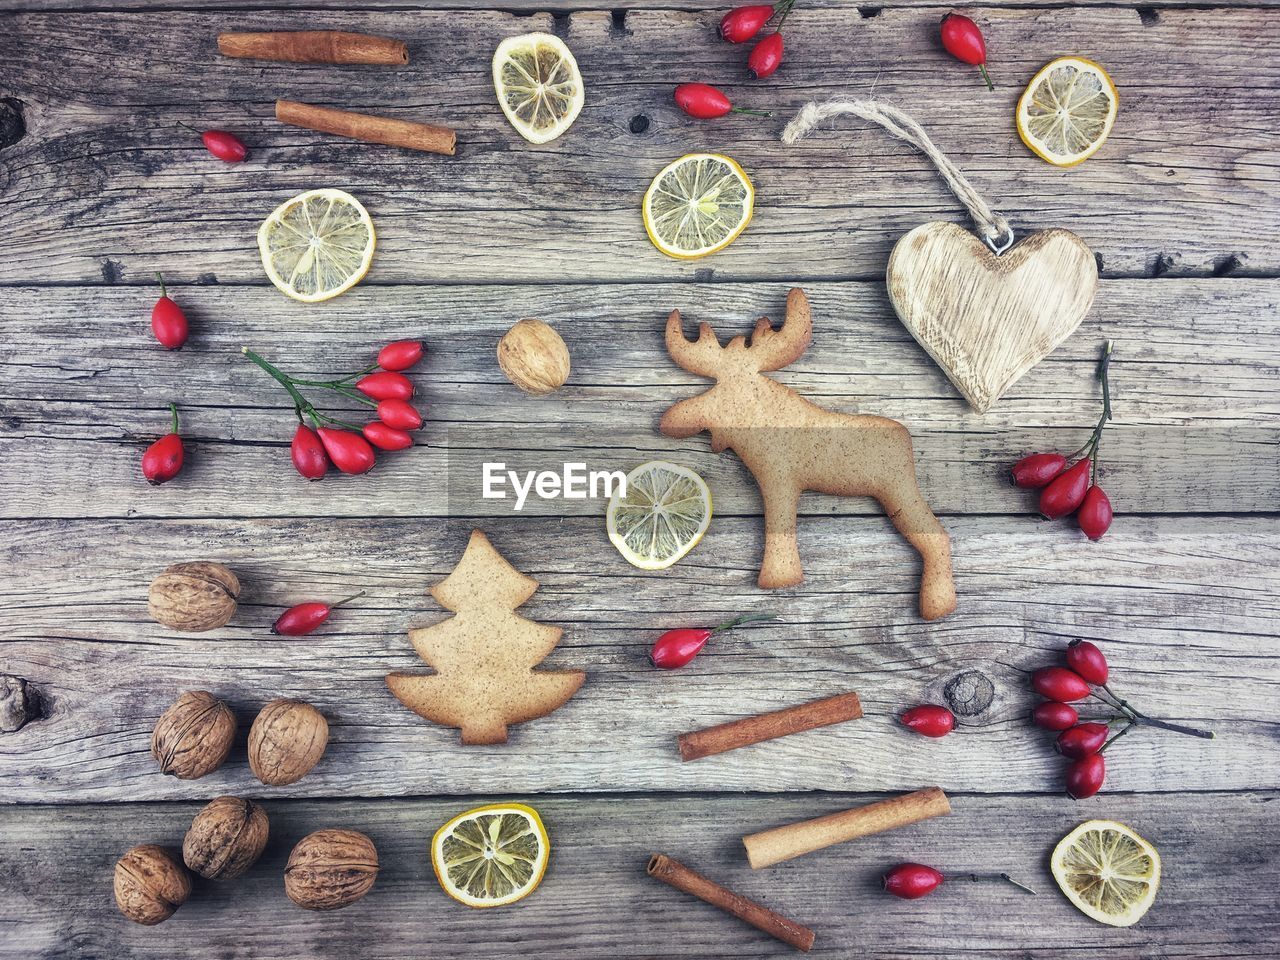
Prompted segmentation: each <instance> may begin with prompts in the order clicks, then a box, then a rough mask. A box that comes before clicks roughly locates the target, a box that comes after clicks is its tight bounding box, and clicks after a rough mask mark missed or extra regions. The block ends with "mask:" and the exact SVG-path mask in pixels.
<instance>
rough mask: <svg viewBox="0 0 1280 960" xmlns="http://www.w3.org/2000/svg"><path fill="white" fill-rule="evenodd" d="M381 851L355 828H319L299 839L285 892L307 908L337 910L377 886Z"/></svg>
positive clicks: (288, 867)
mask: <svg viewBox="0 0 1280 960" xmlns="http://www.w3.org/2000/svg"><path fill="white" fill-rule="evenodd" d="M377 876H378V850H377V848H376V847H374V845H373V841H372V840H370V839H369V838H368V837H366V836H365V835H364V834H363V833H359V832H357V831H355V830H339V829H336V828H328V829H325V830H317V831H316V832H315V833H312V834H308V835H307V836H305V837H303V838H302V839H301V840H299V841H298V845H297V846H295V847H294V848H293V852H292V853H290V854H289V863H288V864H287V865H286V866H285V868H284V892H285V893H286V894H288V896H289V899H290V900H292V901H293V902H294V903H296V904H297V905H298V906H300V907H302V908H303V909H305V910H337V909H339V908H340V907H345V906H349V905H350V904H353V903H355V902H356V901H357V900H359V899H360V898H361V897H363V896H364V895H365V894H366V893H368V892H369V891H370V890H371V889H372V888H373V881H374V880H375V879H377Z"/></svg>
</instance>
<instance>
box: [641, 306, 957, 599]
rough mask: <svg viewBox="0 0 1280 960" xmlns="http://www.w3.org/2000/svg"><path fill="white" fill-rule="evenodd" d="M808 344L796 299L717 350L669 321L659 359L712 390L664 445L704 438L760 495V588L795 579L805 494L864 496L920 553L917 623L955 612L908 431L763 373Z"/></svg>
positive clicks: (709, 335)
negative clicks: (817, 399)
mask: <svg viewBox="0 0 1280 960" xmlns="http://www.w3.org/2000/svg"><path fill="white" fill-rule="evenodd" d="M812 338H813V320H812V317H811V315H810V312H809V301H808V300H807V299H806V297H805V295H804V291H803V290H800V289H794V290H792V291H791V292H790V293H789V294H788V295H787V317H786V320H785V321H784V322H783V324H782V327H781V328H780V329H777V330H775V329H774V328H773V324H772V323H770V321H769V320H768V318H767V317H762V318H761V319H760V320H759V321H758V322H757V323H756V327H755V330H754V331H752V333H751V342H750V343H749V344H748V342H747V338H746V337H741V336H739V337H734V338H733V339H732V340H731V341H729V344H728V346H725V347H722V346H720V341H719V340H718V339H717V338H716V335H715V332H714V331H713V330H712V329H711V326H710V325H709V324H706V323H704V324H702V325H701V327H700V328H699V332H698V339H697V340H696V341H689V340H687V339H685V335H684V330H683V328H682V326H681V321H680V311H679V310H673V311H672V312H671V316H670V317H668V318H667V333H666V340H667V351H668V352H669V353H670V354H671V359H673V360H675V362H676V363H677V364H679V365H680V366H681V367H683V368H684V369H685V370H688V371H689V372H690V373H696V374H698V375H699V376H703V377H710V378H712V379H714V380H715V381H716V384H715V386H713V387H712V388H711V389H710V390H707V391H706V392H705V393H702V394H700V395H698V396H696V397H693V398H692V399H689V400H681V401H680V402H679V403H677V404H675V405H674V406H673V407H671V408H670V409H669V410H667V412H666V413H664V414H663V415H662V421H661V423H660V425H659V429H661V431H662V432H663V433H664V434H666V435H667V436H668V437H678V438H683V437H692V436H694V435H695V434H697V433H700V432H702V431H703V430H709V431H710V432H711V449H712V450H714V451H715V452H716V453H719V452H721V451H723V450H732V451H733V452H734V453H736V454H737V455H738V457H739V458H740V459H741V460H742V462H743V463H744V464H746V467H747V469H748V470H750V471H751V473H752V475H753V476H754V477H755V478H756V483H757V484H759V486H760V493H761V495H762V496H763V497H764V515H765V519H764V539H765V543H764V561H763V563H762V564H761V566H760V581H759V582H760V586H762V587H765V588H775V587H790V586H794V585H795V584H797V583H800V582H801V581H803V580H804V569H803V568H802V567H801V565H800V550H799V547H798V545H797V542H796V511H797V509H798V508H799V505H800V494H801V493H803V492H804V491H805V490H814V491H817V492H819V493H830V494H835V495H836V496H841V497H874V498H875V499H876V500H878V501H879V502H880V505H881V506H882V507H884V509H885V512H886V513H887V514H888V515H889V519H890V520H892V521H893V525H894V526H895V527H897V528H898V532H899V533H901V534H902V535H903V536H904V537H905V538H906V539H907V541H908V542H909V543H910V544H911V545H912V546H913V547H915V548H916V550H917V551H919V553H920V556H921V558H922V559H923V561H924V571H923V573H922V574H921V577H920V615H921V616H922V617H924V618H925V619H926V620H936V619H938V618H939V617H945V616H946V615H947V614H948V613H950V612H951V611H953V610H954V609H955V608H956V588H955V583H954V581H953V580H952V578H951V538H950V537H948V536H947V531H946V530H944V529H943V527H942V524H940V523H939V522H938V518H937V517H935V516H934V515H933V511H931V510H930V509H929V505H928V504H927V503H925V500H924V497H923V496H922V495H921V493H920V486H919V483H918V482H917V480H916V469H915V456H914V454H913V452H912V449H911V434H909V433H908V432H907V428H906V427H904V426H903V425H902V424H901V423H899V422H898V421H896V420H889V419H887V418H885V417H871V416H860V415H852V414H846V413H833V412H831V411H829V410H824V409H822V408H821V407H819V406H817V405H815V404H813V403H810V402H809V401H808V400H805V399H804V398H803V397H801V396H800V395H799V394H798V393H796V392H795V391H794V390H792V389H791V388H789V387H785V386H783V385H782V384H780V383H778V382H777V381H776V380H772V379H770V378H769V377H766V376H763V374H764V373H766V372H768V371H770V370H780V369H781V368H783V367H785V366H786V365H787V364H789V363H791V362H792V361H793V360H795V359H797V358H798V357H799V356H800V355H801V354H802V353H804V351H805V349H806V348H807V347H808V346H809V343H810V341H811V340H812Z"/></svg>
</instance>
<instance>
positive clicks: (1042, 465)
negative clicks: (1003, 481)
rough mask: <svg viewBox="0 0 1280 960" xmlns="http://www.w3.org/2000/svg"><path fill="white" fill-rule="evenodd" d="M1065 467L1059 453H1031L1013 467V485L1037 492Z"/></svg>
mask: <svg viewBox="0 0 1280 960" xmlns="http://www.w3.org/2000/svg"><path fill="white" fill-rule="evenodd" d="M1066 465H1067V458H1066V457H1064V456H1063V455H1062V454H1060V453H1033V454H1031V456H1029V457H1023V458H1022V459H1021V460H1019V461H1018V462H1017V463H1015V464H1014V465H1013V471H1012V472H1013V485H1014V486H1015V487H1024V488H1027V489H1032V490H1039V489H1040V488H1041V487H1043V486H1046V485H1048V483H1049V482H1050V481H1051V480H1053V478H1054V477H1056V476H1057V475H1058V474H1060V473H1061V472H1062V470H1063V468H1064V467H1065V466H1066Z"/></svg>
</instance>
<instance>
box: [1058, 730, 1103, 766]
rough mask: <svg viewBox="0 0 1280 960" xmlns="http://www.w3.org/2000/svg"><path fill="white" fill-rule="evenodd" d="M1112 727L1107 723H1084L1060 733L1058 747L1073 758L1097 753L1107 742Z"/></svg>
mask: <svg viewBox="0 0 1280 960" xmlns="http://www.w3.org/2000/svg"><path fill="white" fill-rule="evenodd" d="M1109 732H1110V728H1109V727H1108V726H1107V725H1106V724H1105V723H1082V724H1079V725H1078V726H1074V727H1072V728H1071V729H1070V730H1063V731H1062V732H1061V733H1060V734H1058V742H1057V749H1058V752H1059V753H1060V754H1062V755H1063V756H1064V757H1067V758H1069V759H1071V760H1079V759H1080V758H1081V757H1087V756H1089V755H1091V754H1094V753H1097V752H1098V751H1099V750H1101V749H1102V746H1103V744H1105V743H1106V742H1107V734H1108V733H1109Z"/></svg>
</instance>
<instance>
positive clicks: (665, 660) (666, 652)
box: [649, 627, 711, 670]
mask: <svg viewBox="0 0 1280 960" xmlns="http://www.w3.org/2000/svg"><path fill="white" fill-rule="evenodd" d="M710 639H711V630H710V629H708V628H707V627H683V628H681V629H679V630H668V631H667V632H666V633H664V634H663V635H662V636H660V637H659V638H658V639H657V641H656V642H655V643H654V645H653V649H652V650H650V651H649V662H650V663H652V664H653V665H654V666H655V667H657V668H658V669H659V670H676V669H678V668H680V667H683V666H684V665H685V664H687V663H689V662H690V661H691V660H692V659H693V658H694V657H696V656H697V655H698V654H699V653H701V652H702V648H703V647H705V646H706V645H707V641H708V640H710Z"/></svg>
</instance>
